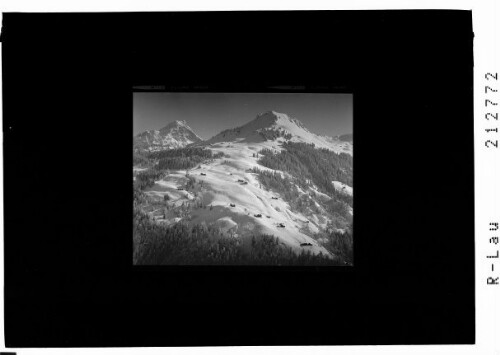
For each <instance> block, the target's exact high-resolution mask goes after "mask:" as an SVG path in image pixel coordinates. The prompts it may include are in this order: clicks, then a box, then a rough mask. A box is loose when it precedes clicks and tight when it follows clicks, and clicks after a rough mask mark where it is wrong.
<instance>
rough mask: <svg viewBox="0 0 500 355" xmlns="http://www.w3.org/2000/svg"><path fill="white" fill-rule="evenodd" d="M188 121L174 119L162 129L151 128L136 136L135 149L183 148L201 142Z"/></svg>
mask: <svg viewBox="0 0 500 355" xmlns="http://www.w3.org/2000/svg"><path fill="white" fill-rule="evenodd" d="M201 141H202V139H201V138H200V137H199V136H198V135H197V134H196V133H194V132H193V130H192V129H191V127H189V126H188V124H187V123H186V121H174V122H171V123H169V124H168V125H166V126H165V127H163V128H162V129H160V130H149V131H145V132H142V133H140V134H138V135H137V136H135V137H134V150H147V151H158V150H164V149H173V148H183V147H186V146H188V145H190V144H193V143H197V142H201Z"/></svg>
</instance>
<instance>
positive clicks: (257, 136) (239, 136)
mask: <svg viewBox="0 0 500 355" xmlns="http://www.w3.org/2000/svg"><path fill="white" fill-rule="evenodd" d="M266 141H274V142H276V144H278V145H279V144H282V143H283V142H285V141H290V142H298V143H308V144H314V145H315V146H316V147H318V148H326V149H329V150H332V151H334V152H337V153H341V152H344V153H347V154H352V145H349V144H348V143H346V144H342V143H343V142H340V141H338V140H337V141H335V140H334V139H333V138H331V137H326V136H321V135H318V134H315V133H312V132H311V131H309V130H308V129H307V128H306V127H305V125H304V124H303V123H302V122H301V121H299V120H298V119H296V118H292V117H290V116H289V115H288V114H286V113H280V112H276V111H273V110H271V111H266V112H263V113H260V114H258V115H257V116H256V117H255V119H253V120H252V121H250V122H248V123H246V124H244V125H242V126H239V127H236V128H232V129H226V130H224V131H222V132H221V133H219V134H217V135H216V136H214V137H212V138H210V139H209V140H208V141H205V142H203V143H201V144H203V145H208V144H214V143H218V142H240V143H245V142H246V143H258V142H266Z"/></svg>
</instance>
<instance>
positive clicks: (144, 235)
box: [133, 130, 353, 266]
mask: <svg viewBox="0 0 500 355" xmlns="http://www.w3.org/2000/svg"><path fill="white" fill-rule="evenodd" d="M278 133H280V132H278ZM278 133H277V132H274V131H271V130H269V131H266V132H264V134H266V135H270V138H275V135H276V134H278ZM279 136H280V137H284V138H289V137H288V136H285V135H284V134H281V133H280V135H279ZM282 147H283V148H284V149H282V150H281V151H280V152H279V153H275V152H273V151H272V150H269V149H262V150H260V151H259V152H258V153H255V154H253V157H254V158H257V162H258V164H259V165H261V166H262V167H266V168H269V169H272V170H274V171H269V170H265V169H259V168H257V167H254V168H252V169H250V170H249V171H248V172H249V173H251V174H252V173H253V174H255V175H256V176H257V180H258V182H259V183H260V188H263V189H265V190H267V191H270V192H273V193H275V194H276V195H277V196H279V198H280V199H282V200H283V201H286V202H287V204H288V206H289V208H290V210H291V211H294V212H298V213H301V214H302V215H303V216H305V217H306V218H309V217H312V216H323V217H322V218H325V217H328V223H327V228H326V229H322V230H320V231H318V232H316V233H310V232H307V231H302V232H303V233H306V234H307V235H308V236H309V237H311V238H313V239H315V240H316V241H318V242H319V243H320V244H321V245H322V246H323V247H324V248H325V249H326V250H327V251H328V252H330V253H331V254H332V255H334V256H335V257H334V258H333V259H332V258H331V257H329V256H327V255H324V254H322V253H320V254H313V253H311V252H310V251H308V250H307V249H301V250H300V251H299V252H298V253H297V251H296V250H292V249H291V248H290V247H288V246H286V244H284V243H283V242H280V240H279V239H278V238H276V237H275V236H273V235H267V234H259V233H256V234H255V235H249V236H248V235H247V236H246V237H245V238H243V239H242V238H234V237H233V236H232V235H231V234H228V233H227V232H226V231H223V230H222V229H221V228H220V227H219V226H217V225H216V224H215V223H205V222H203V223H201V224H191V223H189V221H190V218H191V215H192V213H193V212H196V210H197V209H208V210H209V211H212V206H207V205H206V204H204V203H203V202H202V201H198V202H196V201H193V202H187V203H185V202H182V204H181V205H179V204H177V205H176V204H175V201H172V198H171V197H170V196H169V194H170V193H167V194H165V195H163V198H162V199H161V200H158V199H155V198H153V197H152V196H150V195H149V194H147V192H148V191H150V189H151V188H152V187H153V186H154V185H155V184H156V182H157V181H159V180H162V179H164V178H167V177H168V176H169V175H170V174H171V173H172V172H174V171H176V170H186V171H187V170H189V169H193V168H195V167H197V166H198V168H199V167H200V164H204V163H211V162H214V161H216V160H217V159H222V158H225V155H224V154H223V153H221V152H219V153H214V152H213V151H211V150H210V149H206V148H196V147H195V148H192V147H188V148H178V149H169V150H163V151H153V152H145V151H136V152H134V166H136V167H137V168H138V169H137V171H136V172H135V173H134V176H135V178H134V223H133V226H134V227H133V228H134V233H133V235H134V253H133V261H134V264H136V265H318V266H320V265H328V266H340V265H342V266H344V265H346V264H352V263H353V238H352V207H353V198H352V196H351V195H349V194H346V193H343V192H340V191H337V190H336V189H335V187H334V185H333V184H332V181H338V182H341V183H344V184H346V185H349V186H352V169H353V165H352V156H350V155H348V154H345V153H340V154H337V153H334V152H331V151H329V150H327V149H317V148H315V147H314V144H305V143H294V142H290V141H287V142H285V143H283V144H282ZM221 162H222V163H223V164H224V162H226V163H227V160H226V161H221ZM199 171H200V172H201V171H202V170H199ZM200 174H201V173H200ZM184 180H185V181H184V183H183V185H182V188H181V187H179V189H181V190H183V191H186V192H187V191H192V193H193V194H194V196H195V197H196V195H197V193H196V192H195V190H196V188H198V189H200V188H201V189H203V184H202V182H201V181H197V179H196V178H194V177H193V176H191V175H190V174H188V173H186V175H185V178H184ZM167 215H169V216H170V219H169V220H170V221H173V220H175V221H174V222H173V223H172V222H169V223H158V222H157V219H163V220H167Z"/></svg>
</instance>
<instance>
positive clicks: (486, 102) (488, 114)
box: [484, 73, 498, 148]
mask: <svg viewBox="0 0 500 355" xmlns="http://www.w3.org/2000/svg"><path fill="white" fill-rule="evenodd" d="M484 77H485V78H486V80H487V81H492V80H494V81H495V84H498V73H495V74H491V73H486V74H485V75H484ZM492 86H495V87H492ZM496 92H498V88H496V85H491V86H490V85H485V86H484V93H485V94H486V95H487V96H486V99H485V100H484V106H485V107H486V108H488V107H491V108H490V109H488V111H489V110H491V111H494V112H486V114H485V118H486V119H487V120H488V121H489V120H490V118H493V119H494V120H496V121H498V109H495V108H494V106H497V105H498V102H494V101H492V100H490V99H489V98H488V94H494V93H496ZM485 130H486V132H487V133H489V132H495V133H497V134H498V127H495V128H486V129H485ZM484 145H485V146H486V148H491V147H494V148H498V139H495V140H492V139H487V140H486V142H484Z"/></svg>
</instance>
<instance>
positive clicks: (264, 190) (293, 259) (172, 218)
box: [133, 92, 354, 267]
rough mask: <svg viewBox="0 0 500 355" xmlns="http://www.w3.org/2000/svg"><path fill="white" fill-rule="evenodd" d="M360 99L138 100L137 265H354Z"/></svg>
mask: <svg viewBox="0 0 500 355" xmlns="http://www.w3.org/2000/svg"><path fill="white" fill-rule="evenodd" d="M352 97H353V95H352V94H323V93H321V94H319V93H317V94H316V93H293V94H290V93H283V94H281V93H177V92H175V93H174V92H136V93H134V96H133V99H134V107H133V109H134V113H133V120H134V125H133V131H134V143H133V185H134V190H133V191H134V192H133V194H134V199H133V204H134V214H133V219H134V220H133V238H134V240H133V243H134V248H133V264H134V265H263V266H280V265H283V266H307V265H311V266H346V267H348V266H352V265H353V263H354V256H353V108H352Z"/></svg>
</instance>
